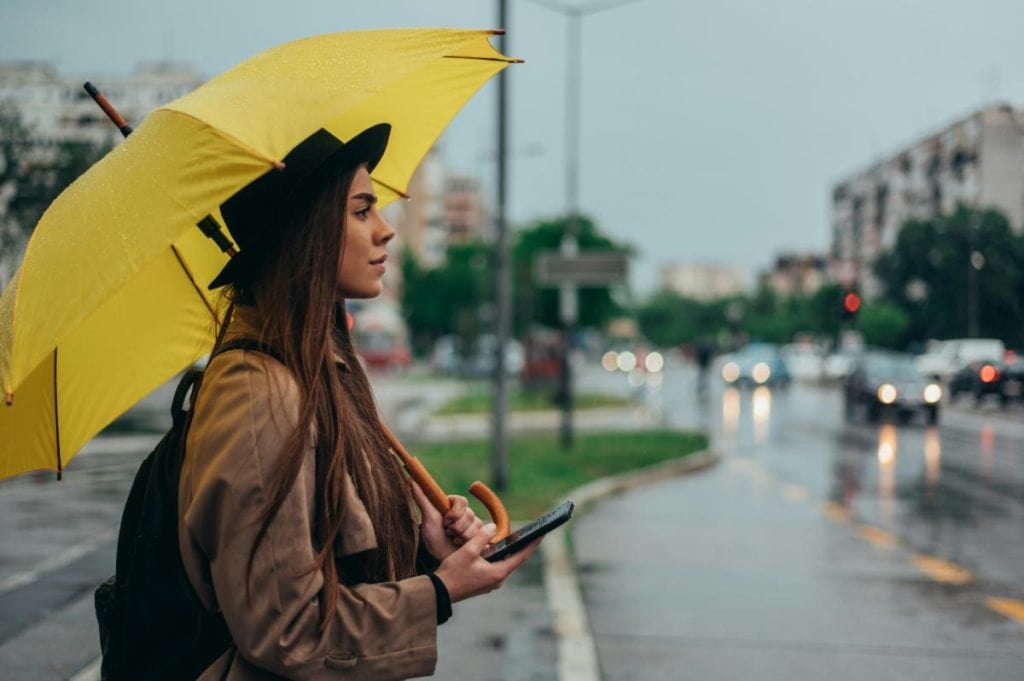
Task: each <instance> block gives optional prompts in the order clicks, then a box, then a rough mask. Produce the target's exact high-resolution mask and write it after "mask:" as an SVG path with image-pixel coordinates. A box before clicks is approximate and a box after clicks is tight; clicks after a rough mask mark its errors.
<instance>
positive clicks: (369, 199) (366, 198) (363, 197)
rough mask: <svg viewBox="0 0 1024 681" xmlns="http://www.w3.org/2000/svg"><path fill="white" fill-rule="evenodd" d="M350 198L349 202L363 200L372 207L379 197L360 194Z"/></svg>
mask: <svg viewBox="0 0 1024 681" xmlns="http://www.w3.org/2000/svg"><path fill="white" fill-rule="evenodd" d="M348 198H349V201H351V200H352V199H361V200H363V201H366V202H367V203H369V204H370V205H371V206H372V205H373V204H375V203H377V196H376V195H375V194H372V193H370V192H360V193H359V194H353V195H352V196H350V197H348Z"/></svg>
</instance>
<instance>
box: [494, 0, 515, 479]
mask: <svg viewBox="0 0 1024 681" xmlns="http://www.w3.org/2000/svg"><path fill="white" fill-rule="evenodd" d="M498 26H499V28H502V29H505V28H506V27H507V26H508V0H498ZM498 49H499V50H500V51H501V53H502V54H508V37H507V36H506V35H502V36H501V37H499V38H498ZM507 165H508V69H505V70H503V71H502V72H501V73H500V74H498V192H497V193H498V205H497V210H496V215H495V223H496V224H495V231H496V234H495V241H494V257H495V279H496V281H495V287H494V290H495V297H496V298H497V300H496V301H495V302H496V306H495V307H496V308H497V310H496V312H497V314H496V317H497V319H496V320H495V326H496V328H495V336H496V337H497V341H498V342H497V343H496V348H495V353H496V356H495V358H494V404H493V410H494V411H493V414H492V419H491V426H492V429H493V432H492V438H491V441H492V443H493V444H492V447H493V451H492V453H491V469H492V470H491V476H492V479H493V481H494V488H495V489H496V490H498V491H503V490H505V489H506V488H507V487H508V436H507V433H506V432H505V414H506V413H507V411H508V409H507V405H508V376H507V375H506V373H505V345H506V344H507V343H508V336H509V326H510V323H509V322H510V319H511V295H510V283H509V278H510V277H509V268H508V228H507V225H506V219H505V199H506V192H507V188H508V174H507Z"/></svg>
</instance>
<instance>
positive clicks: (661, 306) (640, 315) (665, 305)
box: [637, 291, 726, 347]
mask: <svg viewBox="0 0 1024 681" xmlns="http://www.w3.org/2000/svg"><path fill="white" fill-rule="evenodd" d="M637 322H638V324H639V325H640V331H641V332H642V333H643V335H644V337H646V338H648V339H650V340H651V342H653V343H654V344H655V345H658V346H661V347H672V346H675V345H680V344H682V343H692V342H694V341H696V340H697V339H698V338H700V337H704V336H713V335H715V334H717V333H718V331H719V330H721V329H722V328H724V327H725V323H726V320H725V310H724V305H719V304H714V303H702V302H700V301H698V300H694V299H692V298H686V297H683V296H680V295H679V294H678V293H674V292H672V291H659V292H658V293H656V294H655V295H654V296H653V297H652V298H651V299H650V300H649V301H647V302H646V303H644V304H643V305H641V306H639V307H638V308H637Z"/></svg>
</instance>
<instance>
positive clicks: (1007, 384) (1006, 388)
mask: <svg viewBox="0 0 1024 681" xmlns="http://www.w3.org/2000/svg"><path fill="white" fill-rule="evenodd" d="M1002 394H1003V400H1002V402H1003V404H1004V405H1006V404H1009V403H1010V402H1013V401H1015V400H1016V401H1024V359H1021V358H1020V357H1017V356H1016V355H1014V357H1013V360H1012V361H1009V362H1007V363H1006V366H1005V368H1004V370H1003V380H1002Z"/></svg>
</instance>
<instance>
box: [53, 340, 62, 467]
mask: <svg viewBox="0 0 1024 681" xmlns="http://www.w3.org/2000/svg"><path fill="white" fill-rule="evenodd" d="M53 429H54V434H55V435H56V438H57V479H58V480H60V479H61V474H62V473H63V471H64V466H63V464H62V463H61V459H60V411H59V409H58V400H57V348H54V349H53Z"/></svg>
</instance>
